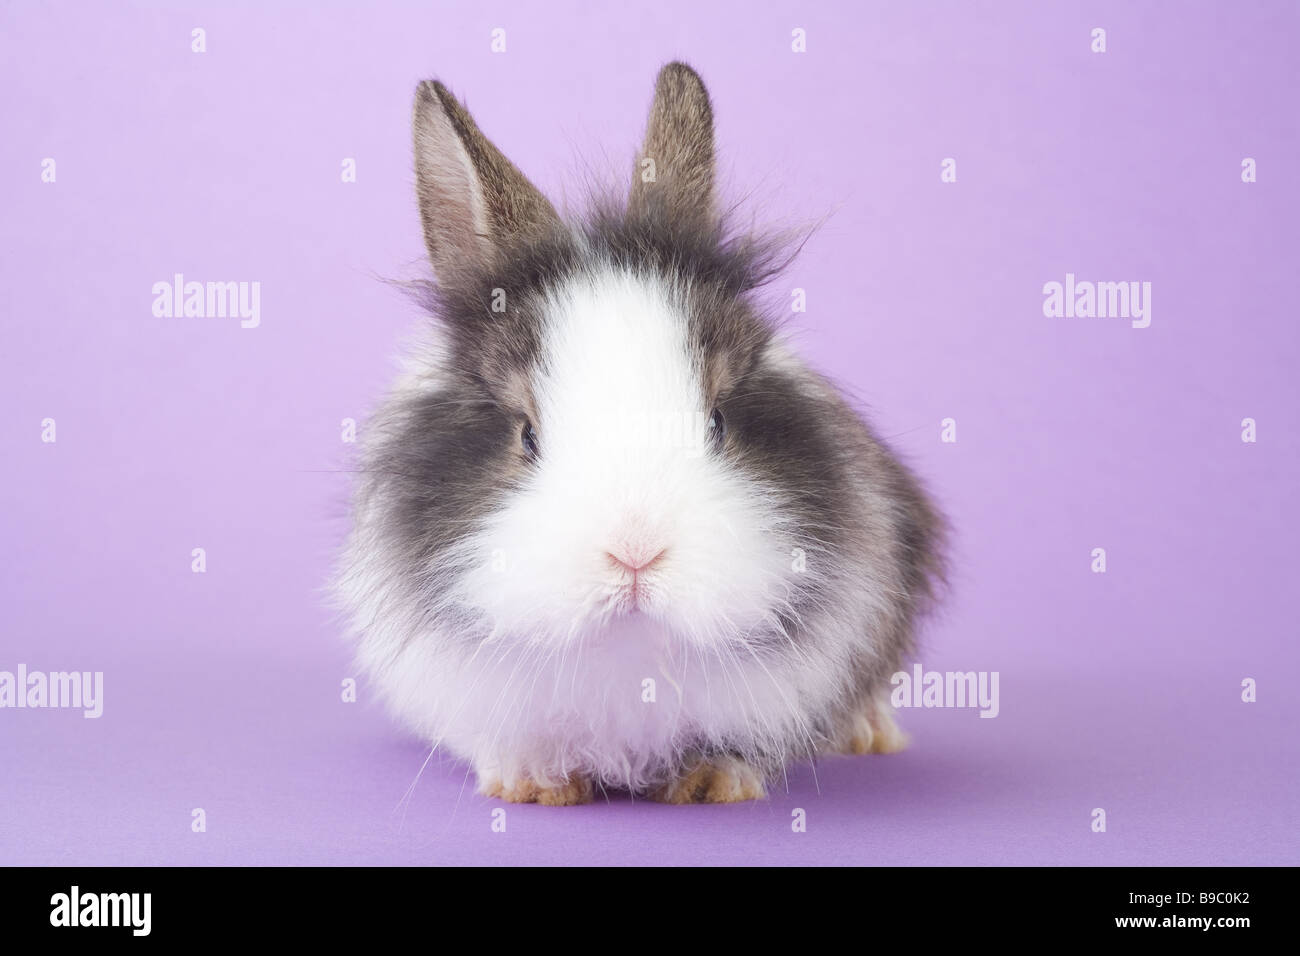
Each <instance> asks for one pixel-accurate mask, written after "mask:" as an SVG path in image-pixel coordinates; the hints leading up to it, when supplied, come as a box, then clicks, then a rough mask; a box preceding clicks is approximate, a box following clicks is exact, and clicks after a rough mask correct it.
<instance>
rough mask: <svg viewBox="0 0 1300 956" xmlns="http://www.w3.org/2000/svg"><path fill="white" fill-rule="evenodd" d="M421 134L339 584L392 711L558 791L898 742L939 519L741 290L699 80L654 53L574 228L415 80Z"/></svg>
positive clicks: (666, 779)
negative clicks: (408, 222)
mask: <svg viewBox="0 0 1300 956" xmlns="http://www.w3.org/2000/svg"><path fill="white" fill-rule="evenodd" d="M416 152H417V177H418V179H419V193H420V198H421V207H422V211H423V213H424V216H425V230H426V237H427V238H428V241H429V246H430V253H431V256H432V258H433V261H434V265H435V270H436V271H437V272H438V275H439V287H438V292H437V297H436V302H435V304H434V309H435V312H436V313H437V315H438V317H439V318H440V320H441V323H440V325H439V331H438V332H436V333H435V337H434V339H433V341H432V342H431V343H430V344H429V345H428V347H427V348H426V349H424V350H422V351H421V352H420V353H419V354H418V355H417V356H416V357H415V360H414V362H413V364H412V366H411V370H410V372H409V373H408V374H407V375H406V376H404V377H403V379H402V381H401V382H400V383H399V386H398V387H397V389H395V391H394V392H393V393H392V395H391V396H390V398H389V399H388V401H387V402H386V404H385V405H384V407H383V408H382V409H381V411H380V413H379V414H378V415H377V416H375V419H374V421H373V422H372V424H371V428H370V430H369V434H368V437H367V440H366V444H365V462H364V464H365V467H364V469H363V472H364V478H363V481H362V484H361V488H360V490H359V495H358V503H357V510H356V525H355V529H354V532H353V536H352V539H351V541H350V544H349V547H348V551H347V554H346V557H345V565H344V569H343V573H342V575H341V577H340V581H339V588H340V593H341V595H342V596H343V598H344V601H345V603H346V604H347V606H348V607H349V608H350V610H351V611H352V613H353V619H354V622H355V624H356V627H357V630H358V631H359V633H360V660H361V663H362V665H363V667H364V669H365V670H366V672H367V673H368V674H369V675H370V676H371V677H372V678H373V680H374V681H375V683H376V685H377V687H378V688H379V690H380V692H381V694H382V695H383V697H384V698H385V699H386V700H387V701H388V703H389V705H390V706H391V708H392V709H393V711H394V712H395V713H396V715H397V716H398V717H399V718H400V719H401V720H402V721H403V722H404V723H406V724H407V725H408V726H410V727H411V728H412V729H414V730H415V731H416V732H417V733H419V734H420V735H421V736H422V737H424V738H425V739H427V740H428V741H430V742H431V743H434V744H435V745H437V746H438V747H440V748H442V749H444V750H446V751H449V752H451V753H453V754H455V755H457V756H459V757H461V758H464V759H466V760H468V761H469V762H470V763H471V765H472V766H473V768H474V770H475V772H476V773H477V775H478V778H479V783H480V788H481V789H482V790H483V791H484V792H485V793H490V794H495V795H500V796H503V797H506V798H508V799H513V800H539V801H541V802H549V803H574V802H581V801H582V800H585V799H587V798H588V797H589V796H590V794H591V789H592V785H593V784H599V785H602V786H606V787H617V788H625V789H629V790H632V791H633V792H635V793H641V794H650V795H654V796H658V797H659V798H661V799H666V800H671V801H678V802H684V801H690V800H735V799H745V798H749V797H754V796H758V795H761V793H762V792H763V781H764V780H765V779H766V778H768V777H770V776H771V775H772V774H774V773H777V772H779V771H780V769H781V768H782V767H784V765H785V764H786V763H787V762H789V761H790V760H792V759H796V758H800V757H804V758H811V757H814V756H815V755H816V754H818V753H822V752H826V751H848V752H866V751H869V750H885V749H893V748H895V747H896V746H897V745H898V742H899V736H898V734H897V731H896V730H895V729H894V728H893V724H892V720H891V718H890V711H889V707H888V704H887V695H888V689H889V684H888V679H889V675H890V674H891V673H893V672H894V671H895V670H897V669H898V668H899V666H900V664H901V663H902V660H903V658H904V656H905V655H906V654H907V652H908V650H909V648H910V643H911V636H912V630H913V624H914V620H915V617H916V616H917V614H918V613H919V612H920V611H922V610H923V609H924V607H925V605H926V604H927V602H928V601H929V599H930V596H931V591H932V584H933V582H934V580H935V578H936V576H937V573H938V568H939V558H938V545H939V526H940V523H939V519H938V517H937V516H936V514H935V512H934V511H933V509H932V508H931V507H930V506H929V504H928V503H927V501H926V499H925V497H924V495H923V494H922V492H921V491H920V489H919V487H918V486H917V484H916V482H915V480H914V479H913V478H912V477H911V475H910V474H909V472H908V471H907V470H906V469H905V468H904V467H903V466H902V465H900V464H899V463H898V462H897V461H896V460H895V459H894V458H893V457H892V456H891V455H890V454H889V452H888V451H887V450H886V449H885V448H884V446H883V445H881V444H880V443H879V442H877V441H876V440H875V439H874V438H873V437H872V436H871V434H870V432H869V431H868V430H867V428H866V427H865V426H864V424H863V423H862V421H861V420H860V419H859V418H858V416H857V415H856V414H855V413H854V412H853V411H852V410H851V409H850V408H849V407H848V406H847V404H846V403H845V402H844V401H843V400H842V398H841V397H840V395H839V394H838V392H837V391H836V390H835V389H834V388H833V387H832V386H830V385H829V384H828V383H827V382H826V381H825V380H824V379H822V378H821V377H820V376H819V375H817V374H816V373H815V372H813V371H811V370H810V369H808V368H807V366H806V365H805V364H804V363H803V362H802V360H801V359H799V358H798V357H797V355H796V354H795V352H794V351H793V350H791V349H790V348H788V347H787V345H786V344H785V343H784V342H783V341H782V340H781V339H780V338H779V337H778V336H777V335H776V334H775V331H774V327H773V324H772V323H771V322H770V321H769V320H768V319H766V318H765V317H764V316H763V315H762V313H761V311H759V310H758V309H757V308H756V307H755V305H754V303H753V302H752V301H751V300H750V298H749V293H750V292H751V290H753V289H754V288H755V287H756V286H757V285H758V284H760V283H761V282H762V281H763V280H764V279H766V278H767V277H768V276H769V275H770V269H769V259H768V258H767V256H766V255H765V253H764V251H763V247H762V246H761V245H758V244H753V243H747V242H744V241H726V240H724V239H723V237H722V233H721V227H720V224H719V223H718V221H717V219H716V217H715V215H714V214H713V211H712V123H711V112H710V110H709V106H708V99H707V95H706V94H705V93H704V90H703V87H702V85H700V84H699V80H698V77H696V76H695V74H694V73H692V72H691V71H689V69H687V68H685V67H682V66H680V65H672V66H669V67H666V68H665V70H664V72H663V73H662V74H661V75H660V80H659V86H658V90H657V95H656V100H655V106H654V108H653V110H652V113H651V121H650V127H649V129H648V131H647V139H646V145H645V148H644V151H643V155H645V156H650V157H652V158H655V159H656V160H657V165H658V175H657V177H656V179H655V181H654V182H650V183H646V182H645V181H644V180H642V179H638V182H637V183H636V184H634V187H633V192H632V195H631V197H630V199H629V203H628V208H627V209H626V210H621V209H619V210H612V211H605V212H601V213H596V214H593V215H592V216H590V217H589V218H588V219H587V220H585V221H583V222H580V223H577V224H568V225H565V224H562V223H561V222H560V220H559V218H558V217H557V216H556V215H555V213H554V211H553V210H552V209H551V207H550V205H549V203H547V202H546V200H545V199H544V198H542V197H541V194H540V193H537V192H536V191H535V190H534V189H533V188H532V187H531V185H529V184H528V183H527V181H526V180H525V179H523V177H522V175H521V174H519V172H518V170H516V169H515V168H514V167H513V166H511V165H510V164H509V163H508V162H507V161H506V160H505V159H504V157H502V156H500V154H499V153H497V152H496V151H495V148H494V147H492V146H491V144H490V143H489V142H487V140H486V139H484V138H483V137H482V135H481V134H480V133H479V132H478V130H477V128H476V127H474V125H473V121H472V120H471V119H470V118H469V117H468V114H466V113H465V112H464V110H463V108H462V107H460V105H459V104H458V103H456V102H455V100H454V99H452V98H451V97H450V95H449V94H448V93H447V92H446V90H445V89H444V88H442V87H441V86H438V85H436V84H426V85H425V86H423V87H421V91H420V95H419V96H418V97H417V106H416Z"/></svg>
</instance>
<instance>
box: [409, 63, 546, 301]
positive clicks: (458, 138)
mask: <svg viewBox="0 0 1300 956" xmlns="http://www.w3.org/2000/svg"><path fill="white" fill-rule="evenodd" d="M412 126H413V131H414V137H415V188H416V194H417V196H418V198H419V203H420V219H421V221H422V222H423V224H424V242H425V245H427V246H428V248H429V257H430V258H431V259H432V260H433V268H434V272H436V273H437V275H438V278H439V280H441V281H448V280H450V279H452V278H453V277H454V276H455V274H456V272H457V271H464V270H465V269H466V267H469V268H471V269H472V268H474V267H481V266H483V265H485V264H487V263H489V262H491V261H492V260H493V259H494V258H495V256H496V253H497V251H498V249H500V248H501V246H502V245H504V244H506V243H508V242H510V241H512V240H514V239H517V238H520V237H522V236H524V235H526V234H530V233H532V234H543V233H545V232H546V231H548V230H549V229H551V228H553V227H554V226H557V225H558V224H559V217H558V216H557V215H556V213H555V209H554V207H553V206H551V204H550V202H548V201H547V199H546V197H545V196H543V195H542V194H541V192H540V191H539V190H538V189H537V187H536V186H534V185H533V184H532V183H530V182H529V181H528V179H527V177H526V176H524V174H523V173H521V172H520V171H519V170H518V169H517V168H516V167H515V165H514V164H513V163H511V162H510V160H508V159H506V158H505V156H504V155H503V154H502V153H501V151H500V150H499V149H497V148H496V147H495V146H493V145H492V143H491V141H489V140H488V138H487V137H486V136H484V135H483V134H482V133H481V132H479V128H478V126H476V125H475V123H474V118H473V117H472V116H470V115H469V112H468V111H467V110H466V109H465V107H464V106H462V105H461V104H460V103H459V102H457V101H456V98H455V97H454V96H452V95H451V93H450V92H449V91H448V89H447V88H446V87H445V86H443V85H442V83H440V82H438V81H437V80H428V81H426V82H424V83H421V84H420V85H419V86H418V87H417V88H416V91H415V116H414V119H413V122H412Z"/></svg>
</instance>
